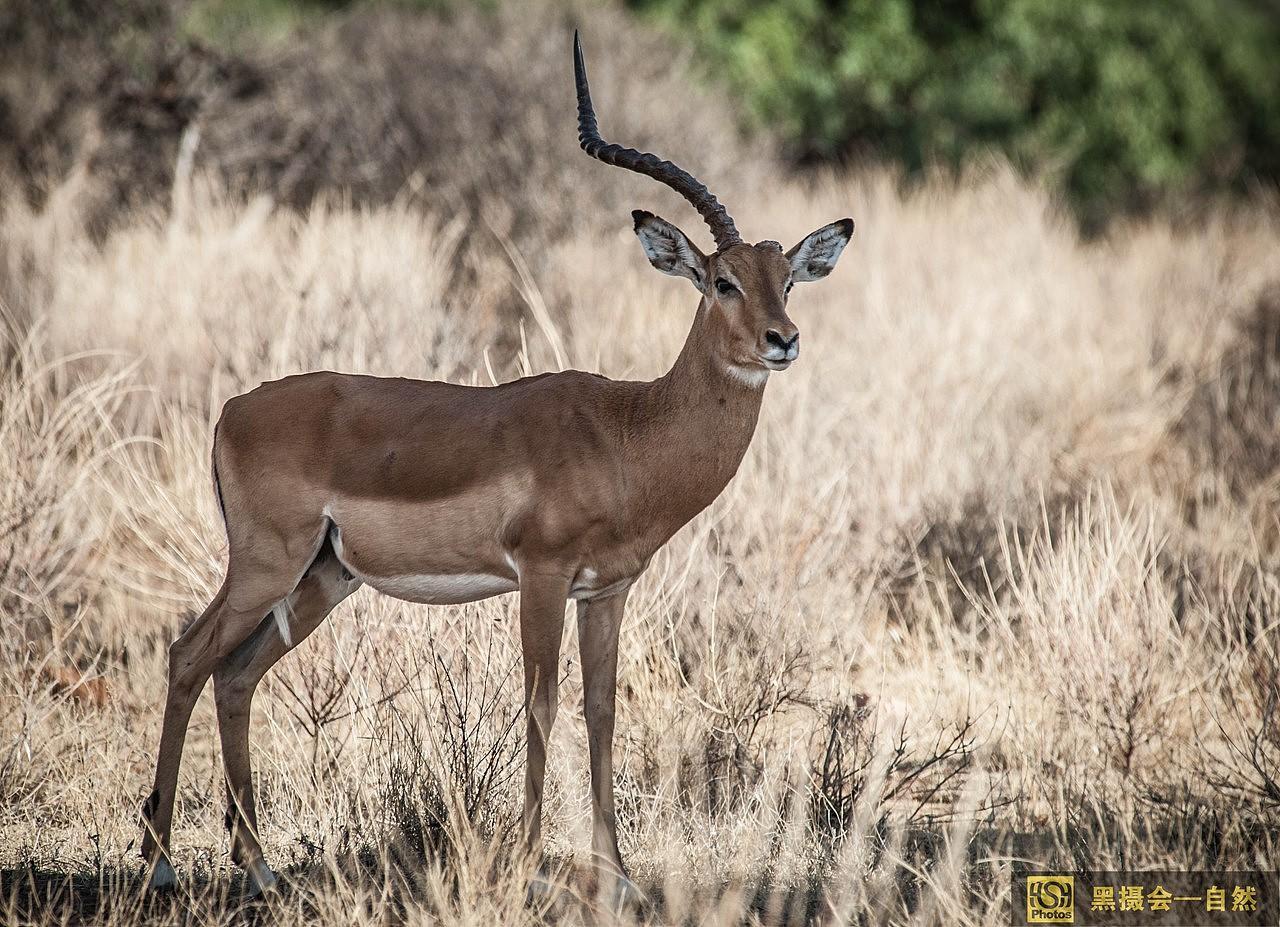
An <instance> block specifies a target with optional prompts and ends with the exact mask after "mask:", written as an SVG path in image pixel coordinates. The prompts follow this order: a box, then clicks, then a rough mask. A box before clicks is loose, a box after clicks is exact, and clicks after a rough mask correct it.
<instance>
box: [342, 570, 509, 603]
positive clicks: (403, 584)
mask: <svg viewBox="0 0 1280 927" xmlns="http://www.w3.org/2000/svg"><path fill="white" fill-rule="evenodd" d="M347 570H348V572H350V573H351V574H352V575H353V576H355V577H356V578H357V579H359V580H360V581H361V582H365V583H368V584H369V585H370V586H372V587H373V588H374V589H377V590H378V591H379V592H381V593H383V594H384V595H389V596H393V597H395V598H397V599H404V600H405V601H408V602H423V603H425V604H427V605H461V604H463V603H464V602H475V601H478V600H480V599H487V598H489V596H491V595H501V594H502V593H504V592H515V591H516V590H517V589H519V588H520V584H519V583H516V582H513V581H512V580H510V579H505V578H504V577H501V576H491V575H489V574H487V573H453V574H433V573H418V574H409V575H406V576H367V575H365V574H362V573H358V572H356V571H355V570H352V569H351V567H350V566H348V567H347Z"/></svg>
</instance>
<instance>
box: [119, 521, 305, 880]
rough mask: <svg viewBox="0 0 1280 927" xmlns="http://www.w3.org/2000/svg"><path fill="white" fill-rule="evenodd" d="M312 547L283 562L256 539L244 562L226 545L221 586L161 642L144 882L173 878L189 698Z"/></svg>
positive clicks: (289, 586) (288, 584) (275, 598)
mask: <svg viewBox="0 0 1280 927" xmlns="http://www.w3.org/2000/svg"><path fill="white" fill-rule="evenodd" d="M320 540H323V535H322V536H321V539H320ZM319 546H320V542H319V540H318V541H317V542H316V543H315V545H313V546H312V547H311V549H310V550H309V551H308V552H307V555H306V559H305V560H301V562H300V563H296V561H295V563H296V566H290V565H289V564H290V558H288V556H287V553H288V551H287V550H286V549H283V548H284V545H283V544H281V545H279V547H278V548H275V547H274V545H266V544H262V545H259V547H258V548H257V549H256V550H255V551H254V553H255V555H256V556H255V558H254V559H253V560H252V561H248V562H242V561H241V560H238V559H237V557H236V556H235V551H236V548H235V545H234V544H233V545H232V553H231V558H230V563H229V564H228V568H227V578H226V580H225V581H224V582H223V584H222V588H221V589H220V590H218V594H217V595H216V596H214V599H213V601H212V602H210V603H209V607H208V608H206V609H205V610H204V612H203V613H202V614H201V615H200V617H199V618H197V619H196V620H195V621H193V622H192V623H191V626H190V627H188V628H187V629H186V631H184V632H183V633H182V635H181V636H180V637H179V638H178V639H177V640H175V641H174V642H173V643H172V644H171V645H170V646H169V686H168V694H167V696H166V698H165V707H164V721H163V723H162V726H161V729H160V749H159V752H158V755H157V757H156V777H155V784H154V786H153V788H152V790H151V795H150V797H148V799H147V801H146V804H145V805H144V806H143V812H142V817H143V836H142V858H143V859H144V860H146V861H147V863H148V864H149V866H150V867H151V878H150V881H149V887H151V888H163V887H167V886H170V885H172V884H173V882H174V873H173V866H172V863H171V860H170V859H169V833H170V830H171V829H172V826H173V804H174V799H175V795H176V792H177V787H178V769H179V767H180V766H181V765H182V748H183V743H184V741H185V740H186V735H187V725H188V723H189V722H190V720H191V712H192V709H193V708H195V704H196V700H197V699H198V698H199V697H200V692H201V691H202V690H203V689H204V685H205V683H206V682H208V681H209V677H210V676H211V675H212V674H213V671H214V669H215V668H216V667H217V665H218V663H219V662H221V661H222V659H223V658H224V657H226V656H227V655H228V654H230V653H231V652H232V651H233V650H235V648H236V647H238V646H239V645H240V644H241V642H243V641H244V640H245V639H246V638H247V637H249V635H250V634H252V633H253V631H254V629H255V628H256V627H257V626H258V625H259V624H260V623H261V622H262V620H263V616H264V615H266V614H267V613H269V612H270V611H271V610H272V608H273V607H274V606H275V605H276V603H277V602H279V601H281V600H282V599H284V598H285V597H286V596H287V595H289V593H290V592H292V591H293V589H294V587H295V586H296V585H297V583H298V577H299V576H300V575H301V574H302V573H303V572H304V571H305V569H306V566H307V564H308V563H310V562H311V560H312V559H314V556H315V552H316V550H317V549H318V548H319ZM273 548H274V549H273ZM272 555H277V556H272Z"/></svg>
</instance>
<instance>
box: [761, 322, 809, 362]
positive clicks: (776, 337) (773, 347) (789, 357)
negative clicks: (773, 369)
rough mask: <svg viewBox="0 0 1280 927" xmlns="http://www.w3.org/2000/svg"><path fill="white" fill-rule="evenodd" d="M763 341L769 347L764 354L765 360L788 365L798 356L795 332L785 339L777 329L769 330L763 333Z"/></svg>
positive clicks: (798, 334) (797, 338) (798, 336)
mask: <svg viewBox="0 0 1280 927" xmlns="http://www.w3.org/2000/svg"><path fill="white" fill-rule="evenodd" d="M764 340H765V343H766V344H768V345H769V349H768V350H767V351H765V354H764V356H765V359H766V360H773V361H786V362H788V363H790V362H791V361H793V360H795V359H796V358H797V357H799V356H800V333H799V332H796V333H795V334H793V335H792V336H791V337H790V338H786V337H784V336H783V335H782V333H781V332H779V331H778V330H777V329H773V328H771V329H769V330H768V331H767V332H765V333H764Z"/></svg>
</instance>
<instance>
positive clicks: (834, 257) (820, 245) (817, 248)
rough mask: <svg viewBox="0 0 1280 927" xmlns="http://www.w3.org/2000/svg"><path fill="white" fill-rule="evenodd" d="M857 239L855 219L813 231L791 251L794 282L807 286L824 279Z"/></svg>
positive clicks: (788, 258) (788, 254) (790, 258)
mask: <svg viewBox="0 0 1280 927" xmlns="http://www.w3.org/2000/svg"><path fill="white" fill-rule="evenodd" d="M852 237H853V220H852V219H840V220H838V221H836V222H832V223H831V224H830V225H824V226H823V227H822V228H820V229H818V230H817V231H816V232H810V233H809V234H808V235H806V236H805V237H804V238H803V239H802V240H801V241H800V242H799V244H797V245H796V246H795V247H794V248H792V249H791V250H790V251H788V252H787V260H788V261H790V262H791V280H792V282H793V283H804V282H806V281H808V280H821V279H822V278H823V277H825V276H826V275H827V274H829V273H831V271H832V270H834V269H835V266H836V261H838V260H839V259H840V252H842V251H843V250H844V246H845V245H847V244H848V243H849V239H850V238H852Z"/></svg>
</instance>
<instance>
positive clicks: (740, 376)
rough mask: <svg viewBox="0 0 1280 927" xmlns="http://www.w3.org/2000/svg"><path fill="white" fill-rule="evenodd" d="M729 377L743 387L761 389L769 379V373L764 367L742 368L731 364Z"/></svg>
mask: <svg viewBox="0 0 1280 927" xmlns="http://www.w3.org/2000/svg"><path fill="white" fill-rule="evenodd" d="M729 376H731V377H733V378H734V379H735V380H737V381H738V382H739V383H741V384H742V385H743V386H749V387H751V388H752V389H759V388H760V387H762V386H764V384H765V382H766V381H767V380H768V379H769V371H768V370H767V369H766V368H764V367H740V366H738V365H737V364H730V365H729Z"/></svg>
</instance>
